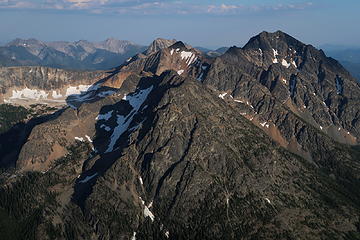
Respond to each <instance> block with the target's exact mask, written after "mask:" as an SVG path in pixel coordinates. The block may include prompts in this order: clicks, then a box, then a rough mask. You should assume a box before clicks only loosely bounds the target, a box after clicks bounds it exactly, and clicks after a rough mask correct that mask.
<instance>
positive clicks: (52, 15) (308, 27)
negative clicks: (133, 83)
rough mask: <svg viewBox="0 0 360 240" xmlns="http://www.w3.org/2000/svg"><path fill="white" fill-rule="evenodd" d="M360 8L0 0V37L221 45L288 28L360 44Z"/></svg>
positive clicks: (317, 40) (256, 2)
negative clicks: (163, 40)
mask: <svg viewBox="0 0 360 240" xmlns="http://www.w3.org/2000/svg"><path fill="white" fill-rule="evenodd" d="M359 9H360V1H359V0H342V1H340V0H305V1H304V0H237V1H235V0H222V1H214V0H212V1H210V0H193V1H190V0H174V1H172V0H167V1H162V0H155V1H153V0H0V32H1V35H0V41H2V42H4V41H9V40H11V39H14V38H16V37H20V38H31V37H33V38H38V39H41V40H45V41H52V40H70V41H76V40H79V39H87V40H92V41H99V40H103V39H105V38H107V37H115V38H118V39H125V40H131V41H134V42H136V43H139V44H148V43H150V42H151V41H152V40H153V39H154V38H156V37H164V38H175V39H178V40H182V41H185V42H188V43H190V44H192V45H193V46H206V47H218V46H231V45H237V46H242V45H243V44H245V43H246V42H247V41H248V40H249V38H250V37H252V36H254V35H256V34H258V33H259V32H261V31H263V30H265V31H276V30H283V31H285V32H287V33H289V34H290V35H292V36H294V37H296V38H298V39H300V40H302V41H303V42H306V43H311V44H313V45H316V46H318V45H323V44H337V45H348V46H360V27H359V26H357V25H358V24H359V23H360V15H359V13H358V12H359Z"/></svg>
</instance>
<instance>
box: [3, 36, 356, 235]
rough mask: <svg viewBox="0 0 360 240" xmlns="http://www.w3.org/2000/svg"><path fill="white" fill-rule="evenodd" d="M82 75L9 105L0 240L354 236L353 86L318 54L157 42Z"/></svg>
mask: <svg viewBox="0 0 360 240" xmlns="http://www.w3.org/2000/svg"><path fill="white" fill-rule="evenodd" d="M27 70H28V69H26V71H27ZM7 71H9V70H7ZM39 71H40V72H41V70H39ZM84 74H85V73H84ZM92 74H95V75H93V76H94V78H93V82H91V83H92V85H91V86H89V87H88V88H86V89H85V90H83V91H80V92H79V93H77V94H73V95H66V94H65V95H63V96H66V103H67V107H63V108H60V109H56V110H53V111H50V110H47V111H45V112H44V114H42V115H41V114H40V115H36V116H35V117H34V118H31V117H26V116H28V115H26V114H27V113H26V112H24V111H25V110H23V109H20V110H19V109H13V110H12V111H13V112H17V113H18V114H17V115H16V116H15V117H14V118H12V119H8V120H7V123H8V125H9V124H10V123H11V124H12V123H16V124H13V127H10V128H9V130H7V131H6V132H4V133H2V134H1V137H0V140H1V145H0V146H1V148H0V151H3V152H4V153H6V156H7V157H6V159H1V161H0V164H1V166H2V167H3V171H2V174H1V175H0V183H1V185H0V187H1V188H0V216H1V218H0V236H1V239H132V240H136V239H360V190H359V187H358V186H359V184H360V179H359V176H360V161H359V160H360V148H359V141H360V140H359V138H360V123H359V114H360V107H359V103H360V99H359V97H360V86H359V84H358V83H357V82H356V80H355V79H354V78H353V77H352V76H351V75H350V74H349V73H348V72H347V71H346V70H345V69H344V68H343V67H342V66H341V65H340V64H339V63H338V62H337V61H336V60H334V59H332V58H329V57H327V56H326V55H325V54H324V52H322V51H321V50H317V49H316V48H314V47H313V46H311V45H306V44H304V43H302V42H300V41H298V40H296V39H294V38H293V37H291V36H289V35H287V34H285V33H283V32H281V31H278V32H275V33H268V32H262V33H260V34H259V35H257V36H255V37H253V38H251V39H250V41H249V42H248V43H247V44H246V45H245V46H244V47H242V48H239V47H231V48H229V49H227V51H226V52H225V53H221V54H204V53H202V52H200V51H199V50H197V49H195V48H192V47H191V46H189V45H186V44H184V43H183V42H176V41H171V42H168V41H163V40H161V39H157V40H156V41H154V43H153V44H152V45H151V46H150V47H149V49H148V50H147V51H145V52H143V53H140V54H137V55H135V56H133V57H131V58H130V59H128V60H127V61H126V62H124V63H123V64H122V65H120V66H118V67H117V68H114V69H113V70H111V71H109V72H101V73H92ZM96 74H98V75H96ZM7 75H8V74H7ZM75 76H78V75H68V77H69V79H71V78H73V77H75ZM87 76H90V75H87ZM51 79H53V78H51ZM56 79H57V78H56ZM55 82H56V83H57V82H58V81H57V80H56V81H55ZM66 82H67V84H68V83H69V82H68V81H66ZM74 82H76V81H74ZM46 83H47V84H50V83H48V81H46ZM76 83H77V84H79V83H81V81H80V82H76ZM4 84H5V83H4ZM6 84H7V83H6ZM19 84H20V83H19ZM53 84H55V83H53ZM51 85H52V84H51ZM24 86H25V85H24ZM66 87H69V86H68V85H66V84H65V85H64V88H66ZM14 91H16V90H15V89H14ZM16 93H17V92H16ZM23 94H24V93H23ZM4 99H5V98H4ZM10 99H11V97H10ZM10 103H11V102H10ZM9 106H10V105H9ZM7 111H9V110H7ZM20 113H21V114H20ZM33 115H34V114H33ZM17 119H25V120H23V121H18V120H17ZM11 124H10V125H11ZM16 136H21V139H22V140H21V141H18V142H15V143H13V145H12V147H13V148H14V149H7V147H6V146H8V145H9V141H10V140H11V139H12V138H14V137H16ZM13 142H14V141H13ZM1 156H2V157H3V156H5V154H2V155H1Z"/></svg>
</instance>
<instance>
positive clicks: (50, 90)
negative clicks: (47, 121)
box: [0, 67, 108, 104]
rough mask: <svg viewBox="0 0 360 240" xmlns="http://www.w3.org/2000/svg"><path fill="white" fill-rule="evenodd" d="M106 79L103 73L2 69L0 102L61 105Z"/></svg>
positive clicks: (39, 68)
mask: <svg viewBox="0 0 360 240" xmlns="http://www.w3.org/2000/svg"><path fill="white" fill-rule="evenodd" d="M107 75H108V74H106V73H105V72H103V71H97V72H91V71H70V70H62V69H55V68H47V67H2V68H0V101H1V102H3V103H18V104H33V103H49V104H64V103H65V100H66V98H67V97H68V96H69V95H72V94H79V93H80V92H81V91H86V90H87V89H88V88H89V87H91V85H92V84H94V83H95V82H96V81H98V80H100V79H102V78H104V77H105V76H107Z"/></svg>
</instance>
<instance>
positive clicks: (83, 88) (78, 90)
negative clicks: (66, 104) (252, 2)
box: [65, 85, 92, 96]
mask: <svg viewBox="0 0 360 240" xmlns="http://www.w3.org/2000/svg"><path fill="white" fill-rule="evenodd" d="M91 86H92V85H79V86H75V87H73V86H70V87H68V88H67V89H66V93H65V95H66V96H70V95H74V94H81V93H84V92H86V91H88V90H89V88H90V87H91Z"/></svg>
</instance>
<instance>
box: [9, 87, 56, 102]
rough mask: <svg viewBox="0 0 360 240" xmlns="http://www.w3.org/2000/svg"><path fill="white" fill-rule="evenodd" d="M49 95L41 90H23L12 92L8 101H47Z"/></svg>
mask: <svg viewBox="0 0 360 240" xmlns="http://www.w3.org/2000/svg"><path fill="white" fill-rule="evenodd" d="M48 95H49V94H48V93H46V92H45V91H43V90H37V89H30V88H24V89H22V90H12V96H11V97H10V99H33V100H40V99H47V96H48Z"/></svg>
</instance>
